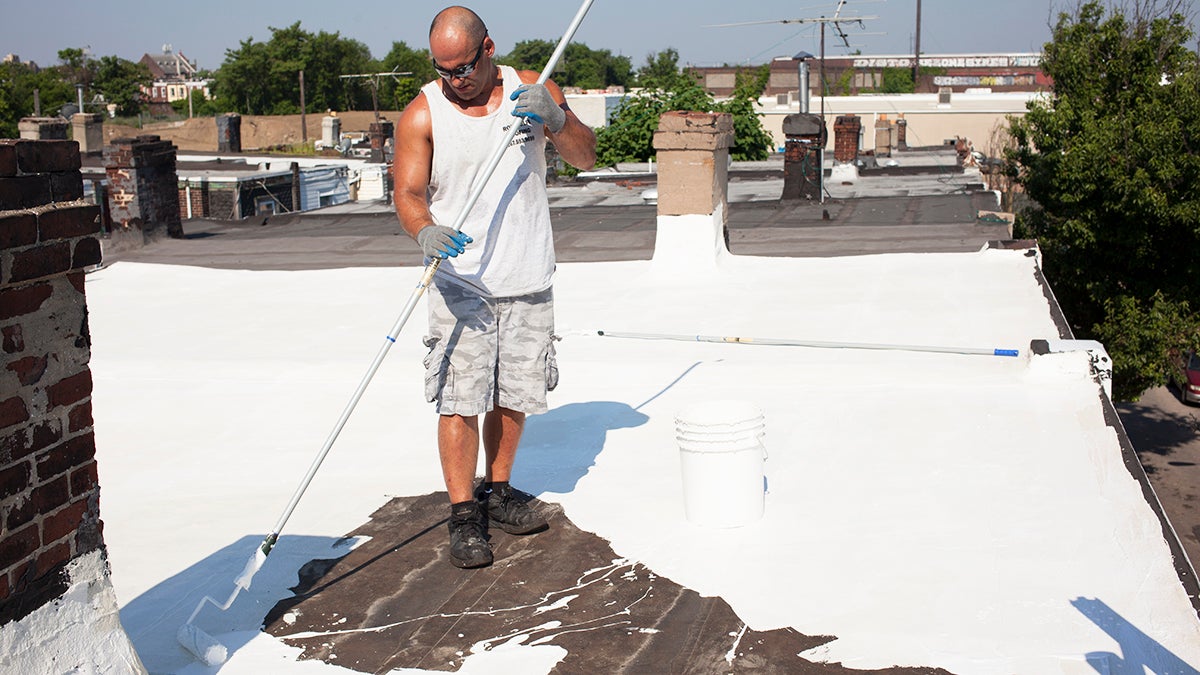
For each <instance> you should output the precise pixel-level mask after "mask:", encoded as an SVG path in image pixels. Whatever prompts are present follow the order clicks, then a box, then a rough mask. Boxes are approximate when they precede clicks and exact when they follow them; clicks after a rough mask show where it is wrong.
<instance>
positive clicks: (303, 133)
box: [300, 68, 308, 143]
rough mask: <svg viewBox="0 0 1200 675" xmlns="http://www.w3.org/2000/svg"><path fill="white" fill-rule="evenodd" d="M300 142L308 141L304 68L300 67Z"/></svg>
mask: <svg viewBox="0 0 1200 675" xmlns="http://www.w3.org/2000/svg"><path fill="white" fill-rule="evenodd" d="M300 142H301V143H307V142H308V124H307V120H306V119H305V118H304V69H303V68H301V69H300Z"/></svg>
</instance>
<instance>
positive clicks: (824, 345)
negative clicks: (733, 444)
mask: <svg viewBox="0 0 1200 675" xmlns="http://www.w3.org/2000/svg"><path fill="white" fill-rule="evenodd" d="M596 334H597V335H600V336H602V337H615V338H630V339H634V340H679V341H682V342H724V343H736V344H755V345H773V346H782V347H814V348H818V349H880V350H896V351H905V352H938V353H942V354H979V355H983V356H1020V354H1021V352H1020V350H1018V349H997V348H991V347H986V348H985V347H936V346H928V345H893V344H879V343H871V342H817V341H814V340H791V339H778V338H755V337H728V336H720V335H678V334H672V333H617V332H613V331H605V330H600V331H596Z"/></svg>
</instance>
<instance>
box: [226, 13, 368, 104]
mask: <svg viewBox="0 0 1200 675" xmlns="http://www.w3.org/2000/svg"><path fill="white" fill-rule="evenodd" d="M377 67H378V64H377V63H376V62H375V61H374V60H373V59H372V58H371V52H370V50H369V49H367V46H366V45H364V44H363V43H361V42H359V41H357V40H351V39H348V38H343V37H341V36H340V35H339V34H338V33H327V32H325V31H321V32H319V33H316V34H314V33H311V32H309V31H306V30H304V29H302V28H301V27H300V22H299V21H297V22H296V23H294V24H292V25H290V26H288V27H287V28H271V39H270V40H268V41H266V42H255V41H254V40H253V39H246V40H243V41H242V42H241V44H240V45H239V46H238V48H237V49H228V50H226V51H225V61H224V63H222V64H221V67H220V68H219V69H218V70H217V72H216V78H215V79H216V82H215V83H214V93H215V94H216V96H217V98H218V99H219V100H220V101H221V102H222V103H223V104H224V106H225V107H227V108H228V109H229V111H233V112H240V113H243V114H248V115H280V114H289V113H298V112H300V71H301V70H303V71H304V90H305V107H306V108H307V110H305V112H324V111H326V110H347V109H353V108H370V107H371V92H370V90H369V89H368V88H366V87H362V86H354V85H351V84H348V82H347V81H346V80H343V79H341V76H342V75H351V74H359V73H370V72H375V71H376V68H377Z"/></svg>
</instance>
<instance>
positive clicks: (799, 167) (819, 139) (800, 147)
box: [780, 113, 825, 201]
mask: <svg viewBox="0 0 1200 675" xmlns="http://www.w3.org/2000/svg"><path fill="white" fill-rule="evenodd" d="M783 134H784V136H785V137H786V138H787V144H786V145H785V146H784V157H783V194H782V195H781V196H780V198H781V199H810V200H817V201H820V200H821V190H822V178H823V177H824V171H823V169H822V166H821V164H822V157H821V154H822V153H821V149H822V146H823V145H824V144H825V121H824V120H822V119H821V116H820V115H812V114H809V113H793V114H791V115H788V116H787V117H784V118H783Z"/></svg>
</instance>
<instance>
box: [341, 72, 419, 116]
mask: <svg viewBox="0 0 1200 675" xmlns="http://www.w3.org/2000/svg"><path fill="white" fill-rule="evenodd" d="M389 76H390V77H391V78H392V79H393V80H394V81H395V82H396V83H399V82H400V78H402V77H412V76H413V74H412V73H410V72H400V71H398V70H393V71H389V72H386V73H356V74H354V75H338V77H339V78H341V79H343V80H366V81H367V84H369V85H370V86H371V108H372V109H373V110H374V111H375V121H376V122H379V81H380V79H382V78H385V77H389Z"/></svg>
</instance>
